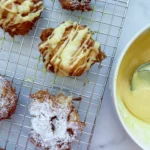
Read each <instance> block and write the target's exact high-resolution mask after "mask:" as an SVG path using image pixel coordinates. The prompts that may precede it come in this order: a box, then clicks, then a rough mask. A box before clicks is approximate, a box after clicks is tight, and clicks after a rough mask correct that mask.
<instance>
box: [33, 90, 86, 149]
mask: <svg viewBox="0 0 150 150" xmlns="http://www.w3.org/2000/svg"><path fill="white" fill-rule="evenodd" d="M30 97H31V98H33V99H34V101H33V102H32V104H31V106H32V107H33V108H34V110H36V109H35V105H34V103H35V101H39V102H41V103H45V102H48V103H50V104H49V105H50V106H51V105H52V106H53V107H52V109H55V108H57V109H58V110H59V109H60V106H64V107H62V108H63V109H64V110H63V111H66V109H68V110H69V112H68V113H67V114H68V117H67V120H66V121H67V122H68V124H69V123H70V124H74V125H73V126H72V125H71V126H69V125H68V128H67V129H66V134H67V133H68V134H69V136H70V141H72V140H71V137H72V136H74V134H75V137H76V132H77V131H80V132H81V131H82V130H83V128H84V127H85V123H83V122H81V121H80V117H79V115H78V113H77V111H76V109H75V107H74V104H73V102H72V98H69V97H67V96H65V95H63V94H62V93H60V94H59V95H58V96H55V95H52V94H50V93H49V92H48V90H47V91H43V90H40V91H38V92H36V93H35V94H31V95H30ZM51 102H52V103H51ZM33 105H34V106H33ZM31 106H30V108H31ZM66 106H67V107H66ZM38 109H40V108H39V107H38ZM57 109H56V111H57ZM32 111H33V110H32ZM34 112H35V111H34ZM30 113H31V111H30ZM56 114H57V113H56ZM44 115H46V114H44ZM55 119H56V120H57V119H58V120H59V116H57V115H56V116H54V117H52V118H50V120H51V121H52V120H55ZM52 124H53V123H52ZM34 126H35V125H34ZM52 127H53V132H54V133H55V130H56V127H55V123H54V124H53V125H52ZM74 127H75V128H74ZM32 130H33V132H34V129H32ZM33 135H34V136H33ZM33 135H32V134H31V138H30V141H31V142H32V143H33V144H34V145H36V146H37V147H42V148H44V149H45V150H49V149H51V147H50V146H47V147H44V146H43V145H44V143H42V140H41V137H40V136H41V135H39V134H33ZM55 140H56V141H57V140H58V141H57V142H56V143H57V144H56V145H55V146H56V147H57V148H56V147H55V148H56V149H58V150H71V142H65V143H64V140H62V141H61V140H59V139H55ZM59 143H61V144H59Z"/></svg>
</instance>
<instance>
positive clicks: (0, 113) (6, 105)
mask: <svg viewBox="0 0 150 150" xmlns="http://www.w3.org/2000/svg"><path fill="white" fill-rule="evenodd" d="M8 83H9V81H7V80H5V79H4V78H3V77H2V76H0V118H4V117H7V115H8V113H9V111H10V110H11V108H12V107H13V106H14V104H15V101H17V98H16V95H15V93H14V94H12V91H9V88H10V86H11V85H9V87H8ZM9 84H10V83H9ZM6 89H7V90H8V91H7V93H5V90H6Z"/></svg>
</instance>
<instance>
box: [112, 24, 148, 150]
mask: <svg viewBox="0 0 150 150" xmlns="http://www.w3.org/2000/svg"><path fill="white" fill-rule="evenodd" d="M147 34H150V25H147V26H146V27H144V28H143V29H142V30H141V31H139V32H138V33H137V34H136V35H135V36H134V37H133V38H132V40H131V41H130V42H129V43H128V44H127V46H126V47H125V49H124V50H123V51H122V52H121V55H120V56H119V58H117V61H116V62H115V64H116V65H115V69H114V73H113V77H112V80H111V84H112V85H111V90H112V96H113V100H114V104H115V109H116V112H117V114H118V117H119V120H120V121H121V124H122V126H123V127H124V129H125V130H126V132H127V133H128V135H129V136H130V137H131V138H132V139H133V140H134V141H135V142H136V143H137V145H139V146H140V147H141V148H142V149H144V150H150V125H148V124H146V123H144V122H142V121H141V120H139V119H137V118H136V117H134V116H133V115H132V114H131V113H130V112H129V111H128V109H127V108H126V107H125V105H124V103H123V102H122V100H121V99H120V98H119V97H118V94H117V85H116V83H117V77H118V72H119V69H120V66H121V63H122V62H123V61H126V60H125V58H126V57H125V56H126V54H127V52H129V51H130V50H132V49H130V48H131V46H132V44H134V43H135V42H137V41H138V40H139V39H144V38H145V37H146V35H147ZM149 38H150V36H149ZM143 41H144V40H143ZM138 43H139V44H140V42H138ZM137 46H138V44H137ZM149 47H150V43H149ZM127 61H130V60H127Z"/></svg>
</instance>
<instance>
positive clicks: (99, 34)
mask: <svg viewBox="0 0 150 150" xmlns="http://www.w3.org/2000/svg"><path fill="white" fill-rule="evenodd" d="M128 4H129V0H93V1H92V7H93V8H94V9H93V11H92V12H79V11H74V12H70V11H66V10H62V9H61V6H60V4H59V1H58V0H55V1H54V2H52V1H48V0H45V9H44V11H43V13H42V15H41V18H40V19H39V20H38V22H37V23H36V25H35V27H34V29H33V30H32V31H31V32H30V33H29V34H28V35H27V36H25V37H22V36H17V37H15V38H14V39H12V38H11V37H10V36H9V35H8V34H7V33H4V32H3V31H2V30H0V74H2V75H4V76H5V77H6V78H7V79H8V80H11V81H12V82H13V85H14V86H15V87H16V89H17V94H18V97H19V102H18V106H17V110H16V112H15V114H14V115H13V116H12V117H11V119H9V120H4V121H1V122H0V147H1V148H4V149H6V150H36V149H38V148H36V147H35V146H34V145H32V144H31V143H30V141H29V132H30V126H31V125H30V119H31V116H30V114H29V112H28V105H29V104H30V102H31V100H30V98H29V95H30V93H34V92H36V91H38V90H39V89H48V90H49V91H50V92H52V93H54V94H58V93H59V92H63V93H65V94H67V95H71V94H72V95H73V96H74V97H79V96H82V101H81V102H75V106H76V108H77V110H78V113H79V114H80V117H81V120H82V121H84V122H86V128H85V129H84V131H83V133H82V134H80V135H79V136H78V138H77V140H76V142H74V143H73V145H72V147H73V149H74V150H77V149H78V150H79V149H80V150H86V149H90V144H91V139H92V135H93V131H94V127H95V124H96V118H97V115H98V113H99V110H100V106H101V102H102V99H103V95H104V92H105V87H106V84H107V81H108V77H109V73H110V69H111V66H112V63H113V58H114V55H115V52H116V49H117V45H118V40H119V38H120V34H121V30H122V27H123V23H124V19H125V16H126V11H127V8H128ZM70 18H71V19H72V20H73V21H77V22H79V23H80V24H83V25H84V24H86V25H88V26H89V27H90V28H91V29H92V30H93V31H94V32H95V35H94V39H95V40H98V41H100V42H101V47H102V49H103V50H104V52H105V53H106V55H107V59H105V60H104V61H103V62H102V63H101V64H98V63H97V64H95V65H93V66H92V67H91V69H90V70H89V71H88V72H86V73H85V74H84V75H82V76H81V77H67V78H62V77H59V76H56V75H54V74H52V73H50V72H46V70H45V69H44V65H43V63H42V61H41V57H40V54H39V52H38V50H37V49H38V48H37V46H38V44H39V42H40V39H39V35H40V32H41V31H42V30H43V29H44V28H47V27H56V26H57V25H59V24H60V23H61V22H63V21H65V20H68V19H70Z"/></svg>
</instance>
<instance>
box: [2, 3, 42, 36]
mask: <svg viewBox="0 0 150 150" xmlns="http://www.w3.org/2000/svg"><path fill="white" fill-rule="evenodd" d="M43 8H44V6H43V0H0V27H1V28H2V29H3V30H4V31H5V32H8V33H9V34H10V35H11V36H12V37H13V36H15V35H26V34H27V33H28V32H29V30H31V29H32V27H33V25H34V23H35V22H36V21H37V20H38V19H39V17H40V14H41V12H42V11H43Z"/></svg>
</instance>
